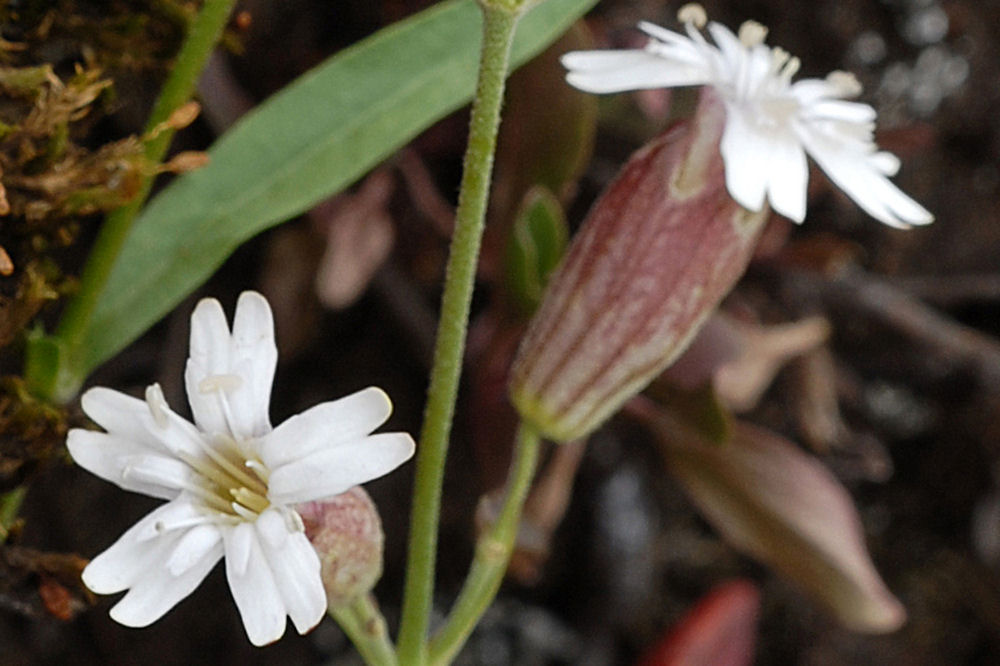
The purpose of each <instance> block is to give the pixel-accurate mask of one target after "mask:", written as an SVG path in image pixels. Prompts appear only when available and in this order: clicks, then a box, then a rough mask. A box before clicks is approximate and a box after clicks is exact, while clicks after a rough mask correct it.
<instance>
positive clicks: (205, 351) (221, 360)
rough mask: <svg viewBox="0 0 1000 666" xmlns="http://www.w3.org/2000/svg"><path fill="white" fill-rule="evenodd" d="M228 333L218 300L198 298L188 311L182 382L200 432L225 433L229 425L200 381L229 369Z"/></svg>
mask: <svg viewBox="0 0 1000 666" xmlns="http://www.w3.org/2000/svg"><path fill="white" fill-rule="evenodd" d="M230 354H231V350H230V335H229V325H228V324H227V323H226V314H225V312H223V311H222V304H221V303H219V301H217V300H215V299H214V298H205V299H202V300H201V301H199V303H198V305H197V307H195V309H194V312H193V313H191V343H190V350H189V358H188V362H187V367H186V368H185V371H184V383H185V386H186V388H187V394H188V402H190V403H191V412H192V414H193V415H194V421H195V423H197V424H198V428H199V429H201V430H202V431H203V432H207V433H211V434H217V433H228V432H229V426H228V423H227V421H226V416H225V413H224V411H223V409H222V406H221V404H220V403H219V401H218V399H217V397H216V396H215V395H214V393H212V394H208V395H206V394H205V393H204V392H203V391H202V390H201V388H200V385H201V383H202V382H203V381H204V380H205V379H206V378H207V377H210V376H213V375H225V374H229V371H230Z"/></svg>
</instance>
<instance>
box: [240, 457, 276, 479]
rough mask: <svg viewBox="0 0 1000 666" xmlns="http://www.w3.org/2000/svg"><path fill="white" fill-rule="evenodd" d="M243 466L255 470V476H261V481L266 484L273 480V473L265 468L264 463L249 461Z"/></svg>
mask: <svg viewBox="0 0 1000 666" xmlns="http://www.w3.org/2000/svg"><path fill="white" fill-rule="evenodd" d="M243 464H244V465H246V466H247V467H248V468H250V469H251V470H253V472H254V474H256V475H257V476H259V477H260V480H261V481H263V482H264V483H267V482H268V481H270V480H271V471H270V470H269V469H268V468H267V467H264V463H262V462H260V461H258V460H247V461H246V462H244V463H243Z"/></svg>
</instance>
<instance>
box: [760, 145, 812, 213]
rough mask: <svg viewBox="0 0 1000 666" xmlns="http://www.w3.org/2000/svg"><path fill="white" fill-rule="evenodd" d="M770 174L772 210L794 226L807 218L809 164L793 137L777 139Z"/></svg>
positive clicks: (769, 168) (768, 169)
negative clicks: (794, 223)
mask: <svg viewBox="0 0 1000 666" xmlns="http://www.w3.org/2000/svg"><path fill="white" fill-rule="evenodd" d="M765 168H766V170H767V172H768V185H767V189H768V200H769V201H770V202H771V207H772V208H773V209H774V210H775V211H777V212H778V213H780V214H781V215H784V216H785V217H787V218H788V219H790V220H793V221H795V222H800V223H801V222H802V220H804V219H805V217H806V194H807V190H808V185H809V163H808V162H807V160H806V152H805V150H804V149H803V148H802V144H800V143H799V140H798V139H797V138H796V137H795V136H794V135H792V134H786V135H784V136H781V137H775V140H774V142H773V143H772V147H771V162H770V164H767V165H766V167H765Z"/></svg>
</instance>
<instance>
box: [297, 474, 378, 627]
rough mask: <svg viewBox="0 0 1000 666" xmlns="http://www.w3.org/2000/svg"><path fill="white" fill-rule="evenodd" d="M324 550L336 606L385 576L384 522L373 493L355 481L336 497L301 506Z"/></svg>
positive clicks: (330, 601)
mask: <svg viewBox="0 0 1000 666" xmlns="http://www.w3.org/2000/svg"><path fill="white" fill-rule="evenodd" d="M296 511H298V514H299V515H300V516H301V517H302V523H303V524H304V525H305V528H306V536H307V537H308V538H309V541H310V542H311V543H312V545H313V548H315V549H316V552H317V553H318V554H319V559H320V562H321V564H322V569H321V573H320V575H321V576H322V578H323V587H324V588H325V589H326V601H327V605H328V606H329V607H330V608H337V607H340V606H344V605H346V604H349V603H350V602H351V601H353V600H354V599H356V598H357V597H359V596H361V595H363V594H367V593H368V592H369V591H370V590H371V589H372V588H373V587H374V586H375V583H376V582H378V579H379V578H380V577H381V576H382V545H383V541H384V534H383V533H382V521H381V519H380V518H379V515H378V510H377V509H376V508H375V504H374V503H373V502H372V500H371V498H370V497H369V496H368V493H366V492H365V490H364V489H363V488H362V487H361V486H354V487H353V488H351V489H350V490H347V491H345V492H343V493H341V494H339V495H337V496H335V497H331V498H330V499H326V500H319V501H315V502H304V503H302V504H299V505H297V506H296Z"/></svg>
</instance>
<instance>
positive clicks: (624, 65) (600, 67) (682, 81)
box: [560, 49, 707, 93]
mask: <svg viewBox="0 0 1000 666" xmlns="http://www.w3.org/2000/svg"><path fill="white" fill-rule="evenodd" d="M560 61H561V62H562V64H563V66H564V67H566V69H568V70H569V73H568V74H567V75H566V81H568V82H569V84H570V85H572V86H573V87H574V88H578V89H580V90H583V91H586V92H591V93H614V92H623V91H626V90H644V89H648V88H673V87H678V86H692V85H699V84H702V83H705V82H706V81H707V78H706V72H705V68H704V67H696V66H691V65H689V64H686V63H680V62H671V61H670V60H666V59H664V58H663V57H661V56H659V55H656V54H653V53H650V52H648V51H645V50H639V49H636V50H627V51H574V52H571V53H567V54H565V55H563V56H562V58H561V59H560Z"/></svg>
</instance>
